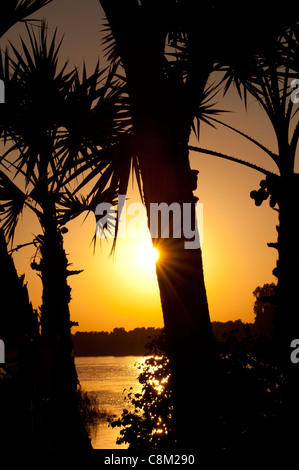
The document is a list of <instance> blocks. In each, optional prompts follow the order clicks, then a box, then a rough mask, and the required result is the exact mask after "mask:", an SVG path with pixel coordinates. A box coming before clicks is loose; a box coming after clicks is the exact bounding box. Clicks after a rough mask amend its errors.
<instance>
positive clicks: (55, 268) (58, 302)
mask: <svg viewBox="0 0 299 470" xmlns="http://www.w3.org/2000/svg"><path fill="white" fill-rule="evenodd" d="M42 226H43V229H44V233H43V235H42V242H41V247H40V251H41V262H40V267H39V269H40V272H41V278H42V284H43V294H42V307H41V326H42V332H41V333H42V335H41V361H43V362H44V364H45V370H44V372H42V370H40V373H45V372H46V373H47V375H48V378H47V379H46V382H47V383H48V386H47V387H46V393H47V398H48V406H47V407H46V408H45V409H44V410H43V418H44V420H45V423H46V429H45V432H46V433H47V439H48V443H49V447H50V448H53V449H54V450H71V449H77V450H79V449H81V450H82V449H83V450H85V449H86V450H87V449H89V448H90V441H89V439H88V436H87V433H86V432H85V429H84V427H83V423H82V421H81V418H80V416H79V410H78V403H77V395H76V391H77V384H78V379H77V372H76V368H75V362H74V356H73V345H72V340H71V322H70V312H69V302H70V300H71V296H70V292H71V289H70V287H69V286H68V283H67V275H68V273H67V264H68V262H67V257H66V254H65V251H64V248H63V237H62V234H61V232H60V230H59V229H58V227H57V223H56V215H55V207H54V204H53V203H52V202H51V201H49V200H47V201H46V202H45V203H44V204H43V220H42Z"/></svg>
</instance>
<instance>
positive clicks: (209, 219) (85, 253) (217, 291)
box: [1, 0, 277, 331]
mask: <svg viewBox="0 0 299 470" xmlns="http://www.w3.org/2000/svg"><path fill="white" fill-rule="evenodd" d="M35 17H38V18H45V19H46V20H47V21H48V25H49V28H50V30H51V31H54V29H55V27H56V26H57V27H58V36H61V35H63V34H64V41H63V44H62V48H61V60H62V61H64V60H65V58H69V62H70V66H73V65H74V64H76V65H77V66H79V67H80V66H81V65H82V63H83V59H84V60H85V62H86V64H87V69H88V71H89V72H91V71H92V70H93V68H94V66H95V64H96V62H97V60H98V57H100V58H103V57H104V54H103V46H101V42H100V39H101V35H100V31H101V29H102V27H103V12H102V10H101V7H100V5H99V2H98V0H84V1H77V0H76V1H72V0H60V1H59V2H58V1H57V0H54V1H53V3H52V4H50V5H48V6H47V7H45V8H44V9H42V10H41V11H40V12H38V14H36V15H35ZM21 32H22V34H23V32H24V27H23V26H22V25H21V26H20V25H18V26H17V27H15V28H13V30H12V31H10V32H9V34H8V35H7V36H8V38H9V39H10V40H11V41H13V43H14V45H17V46H18V45H19V39H18V34H20V33H21ZM6 44H7V38H4V39H3V40H2V41H1V48H2V49H4V48H5V46H6ZM100 63H103V62H101V61H100ZM104 63H105V61H104ZM220 98H221V97H220ZM218 107H219V108H221V109H229V110H231V111H233V112H231V113H227V114H226V115H225V117H224V119H225V122H227V123H229V124H231V125H235V126H236V127H238V128H239V129H240V130H242V131H244V132H246V133H247V134H249V135H251V136H253V137H255V138H256V139H257V140H260V141H261V142H262V143H263V144H264V145H266V146H268V147H270V148H272V149H274V150H276V142H275V140H274V139H275V138H274V134H273V133H272V131H271V129H270V127H269V124H268V122H267V118H266V117H265V115H264V114H263V111H262V110H261V109H260V108H258V107H257V105H256V104H255V103H253V100H251V101H249V105H248V110H247V112H245V110H244V108H243V105H242V103H241V102H240V100H239V99H238V98H237V97H236V96H235V94H234V93H233V92H231V93H230V94H228V95H227V96H226V97H225V98H221V99H220V102H219V104H218ZM191 144H192V145H197V142H196V139H195V138H192V141H191ZM200 146H201V147H205V148H210V149H213V150H216V151H219V152H222V153H226V154H229V155H234V156H237V157H239V158H244V159H245V160H248V161H251V162H254V163H256V164H258V165H260V166H263V167H266V168H268V169H269V170H273V171H275V167H274V164H273V163H272V161H271V160H270V159H269V157H267V156H265V155H264V154H263V153H262V152H261V151H260V150H258V149H257V147H255V146H254V145H253V144H251V143H249V142H248V141H246V140H244V139H243V138H242V137H240V136H237V135H236V134H234V133H233V132H231V131H229V130H227V129H224V128H217V129H213V128H211V127H208V126H206V125H202V128H201V140H200ZM190 158H191V167H192V168H195V169H197V170H199V179H198V189H197V191H196V195H197V196H198V197H199V201H200V202H202V203H203V235H204V240H203V260H204V273H205V281H206V288H207V294H208V302H209V307H210V315H211V319H212V320H217V321H228V320H236V319H241V320H243V321H253V318H254V316H253V303H254V298H253V295H252V292H253V290H254V289H255V288H256V287H257V286H259V285H263V284H264V283H265V282H273V281H275V278H274V276H273V275H272V269H273V268H274V266H275V262H276V251H275V250H273V249H271V248H268V247H267V242H272V241H275V240H276V230H275V225H276V223H277V215H276V213H275V212H274V211H273V210H272V209H270V208H269V205H268V203H267V201H266V203H264V204H263V205H262V206H261V207H256V206H255V205H254V202H253V200H252V199H250V197H249V193H250V191H251V190H253V189H257V188H258V186H259V182H260V180H261V179H262V176H263V175H261V174H259V173H258V172H256V171H253V170H251V169H249V168H246V167H242V166H240V165H237V164H235V163H232V162H228V161H225V160H221V159H219V158H216V157H213V156H208V155H199V154H197V153H191V155H190ZM128 198H129V201H138V200H139V197H138V193H137V188H136V185H135V186H134V187H132V185H131V186H130V192H129V194H128ZM83 219H84V216H82V217H80V218H79V219H77V220H75V221H73V222H72V223H70V224H68V228H69V232H68V233H67V234H66V235H65V248H66V252H67V253H68V259H69V262H70V263H72V264H73V269H84V272H83V273H81V274H80V275H78V276H72V277H70V278H69V283H70V286H71V288H72V301H71V304H70V308H71V319H72V320H73V321H78V322H79V328H76V329H79V330H80V331H96V330H107V331H110V330H112V329H113V328H114V327H125V328H126V329H133V328H135V327H142V326H145V327H147V326H156V327H159V326H162V325H163V319H162V311H161V306H160V299H159V292H158V285H157V280H156V277H155V269H154V264H153V263H150V262H149V263H142V260H141V257H140V250H141V251H142V249H143V248H142V247H144V246H145V245H144V244H147V246H148V247H150V239H149V235H148V232H147V228H146V225H145V226H144V228H143V233H144V239H140V240H138V239H137V240H136V239H132V238H126V239H121V240H119V241H118V243H117V248H116V253H115V256H114V258H112V257H109V253H110V249H111V243H110V244H109V243H107V242H106V241H105V240H103V241H101V243H98V244H97V247H96V251H95V253H94V252H93V246H92V245H91V240H92V237H93V234H94V230H95V219H94V217H93V215H92V214H91V215H89V216H88V218H87V219H86V221H85V222H84V223H83ZM39 232H40V229H39V226H38V224H37V223H36V221H35V220H34V219H33V218H32V216H31V215H30V214H28V213H27V212H25V213H24V216H23V220H22V222H21V223H20V225H19V228H18V230H17V235H16V240H15V244H18V243H26V242H28V241H30V240H31V239H32V233H34V234H35V235H37V234H38V233H39ZM33 254H34V251H33V249H32V247H27V248H24V249H22V250H20V251H19V252H17V253H15V255H14V259H15V262H16V265H17V268H18V271H19V273H20V274H22V273H25V275H26V280H27V281H28V288H29V292H30V297H31V300H32V302H33V304H34V306H35V307H38V306H39V305H40V303H41V282H40V279H39V278H38V277H37V275H36V272H34V271H32V270H31V269H30V258H31V257H32V255H33ZM76 329H74V330H73V331H76Z"/></svg>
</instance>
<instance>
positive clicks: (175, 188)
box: [100, 0, 288, 448]
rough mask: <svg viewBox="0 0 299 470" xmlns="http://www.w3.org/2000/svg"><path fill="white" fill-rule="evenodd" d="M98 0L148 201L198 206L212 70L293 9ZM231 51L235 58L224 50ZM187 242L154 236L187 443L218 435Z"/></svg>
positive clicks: (202, 315) (196, 259)
mask: <svg viewBox="0 0 299 470" xmlns="http://www.w3.org/2000/svg"><path fill="white" fill-rule="evenodd" d="M100 4H101V6H102V7H103V9H104V12H105V14H106V17H107V20H108V24H109V34H108V35H107V37H106V43H107V51H108V54H109V58H110V59H111V60H112V61H116V62H118V63H119V62H120V63H121V65H122V66H123V68H124V71H125V74H126V80H127V89H128V94H129V99H130V110H131V114H132V123H133V131H132V135H133V143H132V148H131V151H132V153H133V154H134V156H135V160H134V163H135V172H136V174H137V175H138V177H139V178H140V180H141V182H142V187H141V197H142V198H143V201H144V203H145V205H146V208H147V212H148V218H150V205H151V204H153V203H156V204H160V203H163V202H164V203H167V204H168V205H169V206H170V205H171V204H172V203H174V202H175V203H178V204H179V206H180V209H181V212H182V209H183V207H184V203H188V204H190V205H191V207H192V208H193V210H192V213H193V214H194V207H195V203H196V198H195V196H194V194H193V191H194V190H195V189H196V187H197V182H196V174H197V172H196V171H194V170H192V169H191V168H190V163H189V153H188V143H189V138H190V133H191V131H192V129H193V130H194V131H196V134H197V136H199V122H200V120H204V121H205V122H209V123H211V120H212V118H213V115H214V114H215V113H216V112H217V111H216V110H215V109H214V108H213V107H211V98H212V97H213V96H214V94H215V92H216V89H215V87H213V86H211V85H209V77H210V75H211V73H212V72H213V71H214V70H215V68H216V69H218V68H219V64H220V62H221V61H223V59H224V58H226V59H227V61H229V63H230V64H231V63H232V61H233V60H234V59H236V57H240V50H239V47H240V45H242V47H244V51H245V52H246V53H247V52H249V51H252V50H258V49H259V48H260V45H261V44H265V42H268V40H269V41H270V40H272V39H273V37H275V35H276V34H277V31H278V30H280V28H281V26H282V24H284V23H285V21H286V19H287V17H288V15H287V14H286V15H281V16H280V17H279V15H278V14H277V15H276V17H275V18H274V21H273V23H271V25H269V22H268V21H267V12H266V11H261V8H259V17H257V16H256V15H255V11H254V7H253V8H252V10H250V11H248V12H247V13H248V14H246V18H244V16H242V18H241V19H240V21H239V22H238V21H236V16H235V13H236V12H235V8H234V5H233V2H225V3H223V2H205V3H204V4H201V10H200V14H198V2H195V1H183V0H182V1H179V2H177V1H175V0H173V1H172V0H169V1H167V2H158V1H153V2H148V1H145V0H144V1H137V0H127V1H124V0H122V1H120V0H113V1H111V0H109V1H108V0H100ZM253 24H254V25H255V28H254V35H253V34H252V25H253ZM265 38H266V39H265ZM236 44H237V47H236ZM228 51H230V52H231V51H232V52H233V54H232V57H227V53H228ZM167 52H170V54H167ZM242 52H243V51H242ZM245 56H246V54H245ZM173 57H174V60H173ZM196 121H197V128H196V126H195V125H194V123H195V122H196ZM140 186H141V184H140ZM149 226H150V220H149ZM182 233H183V231H182ZM195 236H197V233H196V231H195ZM185 241H186V237H184V235H183V236H181V238H175V237H170V238H168V239H166V238H163V237H162V233H161V232H160V233H159V235H158V237H153V244H155V245H156V246H157V247H158V248H159V250H160V259H159V262H158V263H157V266H156V272H157V278H158V284H159V289H160V296H161V304H162V310H163V317H164V327H165V332H166V337H167V340H168V347H169V354H170V359H171V371H172V378H173V381H174V392H175V393H174V396H175V403H176V406H175V415H176V419H175V422H176V428H177V438H178V441H179V443H180V444H182V445H184V447H186V446H190V447H195V446H198V441H200V442H201V444H202V447H203V448H204V447H205V444H206V443H209V442H211V439H212V435H213V430H212V426H213V424H212V422H213V421H212V419H211V404H212V401H213V399H212V398H211V397H212V391H213V386H212V385H211V386H207V384H210V383H212V379H213V370H212V368H211V361H212V357H213V353H212V351H213V338H212V331H211V324H210V317H209V309H208V302H207V296H206V291H205V284H204V274H203V265H202V254H201V248H200V247H199V248H197V249H193V250H186V249H184V246H185V245H184V243H185ZM191 358H192V359H191ZM196 370H198V371H200V372H199V374H200V379H201V384H204V385H201V386H199V387H195V386H194V377H195V376H196V375H195V374H196ZM186 383H188V384H189V385H188V399H189V400H190V402H192V403H200V406H198V407H197V406H196V408H197V410H198V413H197V414H196V416H193V417H192V420H191V419H189V418H188V416H187V414H186V410H185V402H186ZM199 422H201V423H202V425H201V426H198V423H199ZM209 431H210V432H209Z"/></svg>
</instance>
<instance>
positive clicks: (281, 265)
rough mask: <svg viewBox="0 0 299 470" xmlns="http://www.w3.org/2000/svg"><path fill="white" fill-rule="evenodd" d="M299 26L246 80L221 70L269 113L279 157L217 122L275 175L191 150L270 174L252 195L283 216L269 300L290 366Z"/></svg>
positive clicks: (260, 57) (254, 59)
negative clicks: (259, 153)
mask: <svg viewBox="0 0 299 470" xmlns="http://www.w3.org/2000/svg"><path fill="white" fill-rule="evenodd" d="M298 31H299V24H298V23H297V24H295V26H294V27H291V28H288V29H287V30H286V31H285V32H284V33H283V34H282V35H281V36H279V37H278V38H277V40H276V41H275V42H274V43H273V44H272V47H271V48H269V47H268V48H267V49H266V50H265V51H264V52H263V53H260V54H254V55H252V56H251V57H250V60H249V61H248V63H249V65H248V66H247V70H246V73H245V71H244V69H243V70H242V76H241V75H238V72H237V70H236V69H235V70H232V67H231V66H227V65H222V67H221V68H222V70H223V71H224V72H225V75H224V77H223V82H224V83H225V88H224V92H225V93H226V92H227V90H228V88H229V87H230V85H231V83H235V84H236V85H237V87H238V90H239V94H240V96H241V88H242V87H243V97H244V99H245V105H246V98H247V94H250V95H251V96H252V97H253V98H254V99H255V100H256V102H257V103H259V105H260V106H261V108H262V109H263V111H264V112H265V115H266V117H267V118H268V119H269V122H270V123H271V125H272V128H273V131H274V135H275V138H276V142H277V152H275V151H272V150H270V149H268V148H267V147H266V146H265V145H264V144H263V143H262V142H259V141H257V140H256V139H254V138H253V137H251V136H249V135H247V134H246V133H244V132H242V131H240V130H238V129H236V128H234V127H232V126H230V125H228V124H226V123H224V122H220V121H219V120H217V119H214V122H217V123H218V124H221V125H222V126H225V127H226V128H228V129H230V130H232V131H234V132H236V133H238V134H239V135H241V136H242V137H244V138H245V139H247V140H248V141H250V142H252V143H253V144H254V145H256V146H257V147H258V148H259V149H261V150H263V151H264V152H265V154H266V155H267V156H268V157H270V158H271V159H272V161H273V162H274V163H275V165H276V167H277V172H276V173H273V172H271V171H269V170H267V169H264V168H261V167H258V166H257V165H255V164H253V163H250V162H246V161H243V160H240V159H238V158H236V157H232V156H229V155H224V154H221V153H220V152H215V151H212V150H208V149H203V148H199V147H194V146H189V149H190V150H192V151H196V152H202V153H206V154H210V155H214V156H217V157H220V158H225V159H228V160H231V161H235V162H236V163H240V164H242V165H245V166H248V167H249V168H252V169H254V170H257V171H259V172H260V173H261V174H264V175H265V179H263V180H262V181H261V182H260V188H259V189H258V190H254V191H252V192H251V193H250V196H251V197H252V199H254V201H255V204H256V205H257V206H260V205H261V204H262V203H263V201H265V200H267V199H268V200H269V204H270V207H271V208H272V209H273V210H275V211H277V212H278V218H279V225H278V226H277V232H278V240H277V242H275V243H272V242H271V243H269V244H268V246H269V247H271V248H275V249H277V251H278V261H277V266H276V268H274V270H273V274H274V275H275V276H276V277H277V278H278V282H277V286H276V288H275V297H274V298H273V297H272V298H271V299H270V300H271V301H273V302H274V303H275V304H276V309H275V310H276V315H275V319H274V323H275V325H274V326H275V333H276V339H277V346H278V347H279V349H278V350H277V355H278V357H280V360H281V361H282V362H284V363H285V364H288V363H289V345H290V342H291V340H292V338H293V337H294V334H295V335H296V333H295V332H296V331H298V333H299V330H298V327H299V324H298V318H297V315H296V312H295V310H294V305H296V287H295V286H296V285H297V278H296V269H295V267H296V266H297V265H298V256H299V255H298V254H297V250H296V240H297V234H298V219H297V218H296V216H295V214H296V212H297V208H298V195H297V189H296V188H297V186H298V174H297V173H296V172H295V157H296V152H297V148H298V139H299V123H298V119H296V118H297V116H298V115H297V111H298V109H296V104H295V103H294V100H292V88H291V86H290V85H291V82H292V78H294V77H297V76H298V74H299V68H298V47H299V34H298Z"/></svg>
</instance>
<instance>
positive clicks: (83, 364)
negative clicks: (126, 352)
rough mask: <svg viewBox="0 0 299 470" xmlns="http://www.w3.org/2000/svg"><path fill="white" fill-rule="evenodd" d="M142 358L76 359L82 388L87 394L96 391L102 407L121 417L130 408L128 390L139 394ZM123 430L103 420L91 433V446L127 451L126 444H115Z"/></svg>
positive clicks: (102, 357) (103, 357)
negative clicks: (126, 398)
mask: <svg viewBox="0 0 299 470" xmlns="http://www.w3.org/2000/svg"><path fill="white" fill-rule="evenodd" d="M141 361H142V356H121V357H119V356H117V357H116V356H97V357H76V358H75V362H76V369H77V373H78V377H79V381H80V384H81V387H82V389H83V390H84V391H86V392H93V393H94V394H95V395H96V396H97V397H98V400H99V404H100V408H103V409H104V410H106V411H108V412H110V413H113V414H115V415H117V416H120V415H121V413H122V410H123V409H124V408H129V406H128V404H127V402H126V401H125V395H126V392H124V390H125V389H126V390H127V392H128V391H129V389H130V387H133V391H136V392H137V391H140V389H141V385H140V383H139V382H138V375H139V370H138V367H137V366H138V363H140V362H141ZM119 430H120V428H111V426H108V423H107V422H105V421H101V422H100V423H99V424H98V426H97V427H96V428H95V429H93V430H92V431H91V436H90V437H91V443H92V446H93V448H94V449H121V448H123V449H125V448H126V447H127V445H126V444H122V445H118V444H116V438H117V437H118V436H119Z"/></svg>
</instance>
